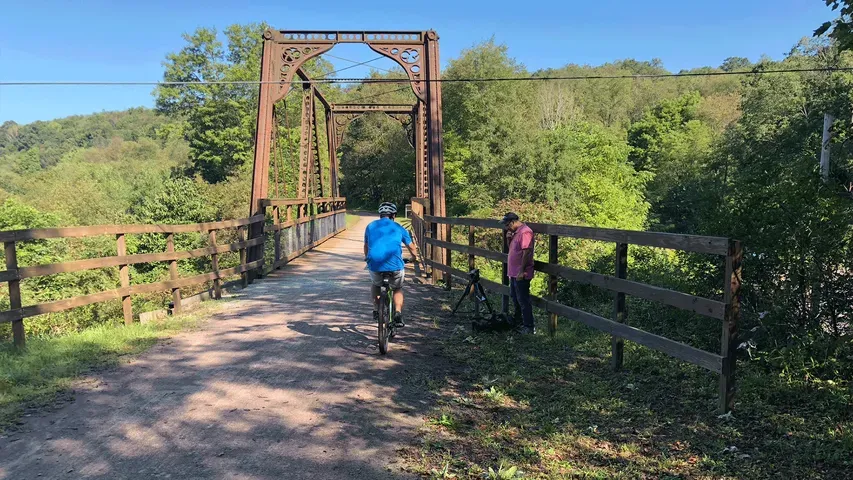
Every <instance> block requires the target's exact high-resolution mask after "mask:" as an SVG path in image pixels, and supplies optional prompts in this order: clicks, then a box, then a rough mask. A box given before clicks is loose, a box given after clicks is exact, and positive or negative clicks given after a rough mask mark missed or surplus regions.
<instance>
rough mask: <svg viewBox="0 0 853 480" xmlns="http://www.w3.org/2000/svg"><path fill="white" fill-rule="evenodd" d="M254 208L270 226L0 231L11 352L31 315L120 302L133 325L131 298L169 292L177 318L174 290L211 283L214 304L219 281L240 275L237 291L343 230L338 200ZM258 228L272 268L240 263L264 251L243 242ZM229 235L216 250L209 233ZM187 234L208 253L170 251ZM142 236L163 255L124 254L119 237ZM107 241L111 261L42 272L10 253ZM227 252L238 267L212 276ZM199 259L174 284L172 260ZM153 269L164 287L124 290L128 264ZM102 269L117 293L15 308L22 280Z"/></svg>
mask: <svg viewBox="0 0 853 480" xmlns="http://www.w3.org/2000/svg"><path fill="white" fill-rule="evenodd" d="M262 202H265V203H264V204H265V205H267V206H271V207H272V208H273V218H272V221H271V222H269V220H268V218H267V216H266V215H256V216H253V217H249V218H243V219H238V220H224V221H219V222H208V223H194V224H184V225H97V226H87V227H62V228H40V229H28V230H9V231H0V243H3V244H4V255H5V260H6V262H5V263H6V270H0V284H2V283H6V284H7V286H8V298H9V309H8V310H5V311H0V323H7V322H11V323H12V335H13V339H14V342H15V344H16V345H18V346H23V345H24V344H25V335H24V323H23V322H24V319H26V318H28V317H33V316H37V315H43V314H48V313H56V312H62V311H65V310H70V309H72V308H77V307H82V306H85V305H91V304H95V303H101V302H106V301H111V300H117V299H120V300H121V303H122V313H123V317H124V321H125V323H127V324H130V323H132V322H133V308H132V304H131V296H132V295H140V294H153V293H160V292H164V291H171V293H172V306H173V312H176V313H177V312H180V311H181V304H182V300H181V288H186V287H191V286H195V285H199V284H203V283H207V282H212V287H213V291H212V294H213V296H214V297H215V298H220V297H221V288H222V281H223V280H225V279H227V278H229V277H233V276H236V275H240V276H241V277H242V278H241V281H242V283H243V285H244V286H245V285H247V284H248V283H251V282H252V279H253V277H254V274H255V273H261V272H264V271H265V267H266V266H268V265H269V266H270V268H269V269H267V271H269V270H272V269H276V268H279V267H280V266H282V265H284V264H286V263H287V262H289V261H290V260H292V259H294V258H296V257H298V256H299V255H302V254H303V253H305V252H306V251H308V250H310V249H311V248H313V247H315V246H317V245H319V244H320V243H322V242H324V241H325V240H327V239H328V238H330V237H332V236H333V235H335V234H337V233H339V232H340V231H342V230H343V229H345V228H346V212H345V208H346V200H345V199H343V198H304V199H268V200H262ZM282 207H284V208H285V209H286V220H285V221H284V222H282V221H281V215H280V209H281V208H282ZM265 223H270V224H269V225H265V226H264V229H263V230H264V231H265V232H269V233H271V234H272V235H273V237H274V242H273V243H274V248H275V254H274V256H273V259H272V262H270V261H268V260H267V259H265V258H264V257H263V256H261V257H260V258H258V259H257V260H254V261H248V260H247V250H249V249H252V248H260V249H261V251H263V249H264V247H265V245H268V243H267V242H266V240H265V235H258V236H256V237H255V238H247V235H248V233H249V231H250V227H251V226H253V225H257V224H265ZM229 229H231V230H236V232H228V236H229V237H231V238H236V239H237V240H236V241H233V242H230V243H226V244H219V243H217V233H223V230H229ZM193 233H195V234H199V235H201V239H204V235H206V236H207V239H206V240H207V242H206V243H207V245H208V246H206V247H202V248H195V249H192V250H176V249H175V235H176V234H178V235H179V234H193ZM235 233H236V235H235ZM142 234H155V235H163V236H164V237H165V240H166V251H165V252H162V253H142V254H133V255H128V254H127V240H128V238H127V237H128V236H129V235H142ZM107 235H108V236H113V237H114V238H115V252H116V255H114V256H109V257H100V258H89V259H83V260H73V261H66V262H61V263H52V264H43V265H26V266H20V265H19V264H18V247H19V245H20V244H22V243H24V242H34V241H40V240H49V239H72V238H85V237H98V236H107ZM221 238H222V237H221V236H220V239H221ZM232 252H234V253H236V252H239V263H238V264H237V265H236V266H233V267H229V268H224V269H220V268H219V262H220V256H221V255H223V254H229V253H232ZM203 258H206V259H209V261H210V263H209V265H210V268H211V271H209V272H207V273H201V274H197V275H193V276H188V277H184V278H181V277H180V275H179V272H178V261H179V260H191V259H203ZM161 262H166V263H168V265H169V280H165V281H160V282H155V283H145V284H135V285H132V284H131V278H130V265H137V264H146V263H148V264H150V263H161ZM110 267H112V268H115V267H117V268H118V273H119V283H120V286H119V288H116V289H112V290H106V291H101V292H97V293H91V294H87V295H79V296H74V297H71V298H65V299H61V300H55V301H50V302H45V303H38V304H35V305H23V299H22V295H21V281H22V280H26V279H29V278H35V277H44V276H50V275H56V274H61V273H69V272H80V271H85V270H94V269H101V268H110Z"/></svg>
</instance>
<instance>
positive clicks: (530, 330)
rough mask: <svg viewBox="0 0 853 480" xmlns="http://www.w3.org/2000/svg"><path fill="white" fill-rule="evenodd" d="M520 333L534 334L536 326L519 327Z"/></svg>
mask: <svg viewBox="0 0 853 480" xmlns="http://www.w3.org/2000/svg"><path fill="white" fill-rule="evenodd" d="M518 333H520V334H522V335H533V334H535V333H536V328H535V327H525V326H522V327H521V328H519V329H518Z"/></svg>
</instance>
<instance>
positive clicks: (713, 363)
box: [412, 201, 743, 413]
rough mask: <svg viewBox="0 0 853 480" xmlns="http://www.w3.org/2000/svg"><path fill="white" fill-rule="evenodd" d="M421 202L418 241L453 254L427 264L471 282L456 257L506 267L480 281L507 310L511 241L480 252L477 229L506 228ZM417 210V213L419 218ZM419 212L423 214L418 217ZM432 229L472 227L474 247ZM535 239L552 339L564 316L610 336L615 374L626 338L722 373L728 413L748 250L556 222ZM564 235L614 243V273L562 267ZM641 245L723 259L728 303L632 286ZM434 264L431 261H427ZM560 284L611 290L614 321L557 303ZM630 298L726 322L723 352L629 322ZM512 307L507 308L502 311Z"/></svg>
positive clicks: (706, 240) (536, 227)
mask: <svg viewBox="0 0 853 480" xmlns="http://www.w3.org/2000/svg"><path fill="white" fill-rule="evenodd" d="M415 205H416V202H415V201H413V203H412V206H413V215H412V225H413V229H414V230H415V235H416V236H418V237H419V238H418V241H419V242H421V243H422V244H423V245H424V246H425V247H428V248H436V249H437V248H442V249H445V250H446V252H447V255H446V257H445V258H447V259H448V260H447V262H446V264H442V263H438V262H436V261H434V260H429V259H427V260H425V263H426V264H427V265H429V266H430V267H431V268H433V269H436V270H441V271H444V272H447V273H448V274H449V275H451V276H456V277H459V278H460V279H462V280H463V281H467V279H468V273H467V272H464V271H462V270H459V269H456V268H453V267H452V266H451V264H450V260H449V259H450V257H451V254H450V252H459V253H463V254H466V255H467V256H468V259H469V263H468V264H469V267H472V268H473V266H474V259H475V257H481V258H485V259H489V260H493V261H496V262H500V263H501V264H503V275H502V277H503V278H502V282H501V283H497V282H493V281H489V280H486V279H481V283H482V284H483V286H484V287H485V288H486V289H488V290H491V291H492V292H495V293H498V294H501V295H503V296H504V305H507V303H508V296H509V286H508V285H509V278H508V277H507V270H506V263H507V253H506V252H507V251H508V249H507V242H506V237H505V235H504V242H503V244H504V248H503V251H502V252H497V251H493V250H489V249H484V248H479V247H475V246H474V228H475V227H476V228H486V229H498V230H503V225H502V224H501V223H500V222H499V221H496V220H491V219H476V218H444V217H434V216H431V215H429V214H428V212H423V211H422V210H418V209H417V208H416V207H415ZM416 210H418V212H416ZM419 214H422V216H420V217H418V215H419ZM430 224H441V225H448V226H467V227H468V233H469V235H468V242H467V243H468V244H467V245H462V244H457V243H451V242H443V241H440V240H437V239H435V238H431V235H430V228H429V226H430ZM527 225H528V226H529V227H530V228H531V229H532V230H533V232H534V233H537V234H544V235H547V236H548V239H549V242H548V252H549V261H548V262H540V261H536V262H535V267H534V268H535V270H536V271H538V272H542V273H545V274H547V275H548V276H549V282H548V295H547V296H546V298H542V297H537V296H534V297H533V303H534V305H536V306H537V307H539V308H541V309H543V310H545V311H547V312H548V313H550V314H551V316H550V322H549V332H550V333H551V334H552V335H553V334H554V332H555V331H556V328H557V317H558V316H561V317H564V318H568V319H571V320H575V321H578V322H581V323H583V324H585V325H587V326H589V327H592V328H594V329H597V330H599V331H602V332H606V333H609V334H611V335H612V341H611V355H612V362H613V366H614V368H616V369H618V368H620V367H621V366H622V360H623V340H631V341H633V342H635V343H638V344H640V345H644V346H646V347H648V348H651V349H654V350H657V351H659V352H663V353H665V354H668V355H671V356H673V357H675V358H678V359H681V360H683V361H686V362H688V363H691V364H693V365H698V366H700V367H702V368H705V369H707V370H710V371H711V372H714V373H717V374H719V379H720V380H719V405H718V406H719V410H720V411H721V412H723V413H725V412H726V411H729V410H731V408H732V404H733V394H734V371H735V353H736V350H737V344H736V343H735V336H736V333H737V324H738V321H739V317H740V303H739V291H740V278H741V276H740V273H741V260H742V257H743V250H742V247H741V243H740V242H739V241H737V240H732V239H728V238H721V237H706V236H695V235H678V234H668V233H656V232H640V231H629V230H613V229H604V228H591V227H580V226H573V225H552V224H537V223H528V224H527ZM561 237H567V238H574V239H586V240H598V241H603V242H612V243H615V246H616V251H615V257H616V258H615V265H616V268H615V275H603V274H600V273H594V272H589V271H586V270H578V269H575V268H571V267H568V266H564V265H560V264H559V263H558V255H557V253H558V239H559V238H561ZM629 245H642V246H649V247H658V248H666V249H673V250H680V251H686V252H698V253H704V254H711V255H716V256H720V257H724V261H725V274H724V280H723V285H721V287H722V288H721V290H722V292H723V295H722V300H716V299H712V298H704V297H700V296H695V295H690V294H687V293H682V292H678V291H675V290H670V289H666V288H661V287H657V286H654V285H648V284H645V283H641V282H637V281H632V280H627V278H626V277H627V272H628V264H627V259H628V246H629ZM427 257H428V258H429V256H427ZM558 279H565V280H571V281H575V282H580V283H584V284H588V285H593V286H596V287H600V288H603V289H606V290H609V291H611V292H613V296H614V300H613V315H612V318H605V317H602V316H599V315H596V314H593V313H589V312H586V311H583V310H579V309H577V308H573V307H569V306H567V305H563V304H561V303H559V301H558V299H557V282H558ZM626 295H632V296H635V297H638V298H642V299H645V300H650V301H653V302H657V303H660V304H664V305H669V306H672V307H675V308H677V309H680V310H686V311H690V312H694V313H696V314H699V315H702V316H704V317H709V318H713V319H716V320H719V321H721V323H722V330H721V337H720V340H721V351H720V352H709V351H705V350H701V349H699V348H695V347H692V346H690V345H686V344H684V343H681V342H678V341H675V340H672V339H669V338H666V337H663V336H660V335H656V334H653V333H650V332H646V331H644V330H641V329H639V328H636V327H632V326H629V325H627V324H626V308H625V296H626ZM504 308H505V309H506V307H504Z"/></svg>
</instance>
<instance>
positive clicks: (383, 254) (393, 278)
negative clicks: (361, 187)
mask: <svg viewBox="0 0 853 480" xmlns="http://www.w3.org/2000/svg"><path fill="white" fill-rule="evenodd" d="M396 217H397V206H396V205H394V204H393V203H391V202H384V203H382V205H379V220H374V221H373V222H370V224H369V225H368V226H367V229H366V230H365V231H364V260H365V261H366V262H367V268H368V270H370V281H371V283H372V284H373V286H372V288H371V292H370V295H371V300H372V302H373V320H374V321H377V320H379V295H380V293H381V287H382V278H383V277H385V276H387V277H388V278H389V279H390V281H389V284H390V286H391V290H393V291H394V310H395V311H394V312H393V314H394V318H393V321H394V326H395V327H404V326H406V325H405V323H403V314H402V311H403V279H404V278H405V273H406V270H405V265H404V263H403V249H402V247H401V245H405V246H406V248H408V249H409V253H411V254H412V257H413V258H414V259H415V260H417V259H418V247H417V245H416V244H415V243H414V242H412V237H411V235H409V232H408V231H407V230H406V229H405V228H403V227H402V226H401V225H400V224H399V223H397V222H395V221H394V219H395V218H396Z"/></svg>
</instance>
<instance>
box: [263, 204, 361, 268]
mask: <svg viewBox="0 0 853 480" xmlns="http://www.w3.org/2000/svg"><path fill="white" fill-rule="evenodd" d="M261 205H262V206H263V207H264V209H265V212H266V213H269V214H271V215H272V224H271V225H266V226H265V227H264V233H266V234H268V235H272V245H273V251H272V258H270V260H271V261H270V270H275V269H277V268H280V267H282V266H284V265H286V264H287V263H288V262H290V261H291V260H293V259H294V258H296V257H298V256H300V255H302V254H303V253H305V252H307V251H308V250H311V249H312V248H314V247H316V246H318V245H320V244H321V243H323V242H325V241H326V240H328V239H330V238H332V237H333V236H335V235H337V234H338V233H340V232H341V231H343V230H344V229H346V225H347V221H346V198H344V197H327V198H278V199H275V198H269V199H264V200H261Z"/></svg>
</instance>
